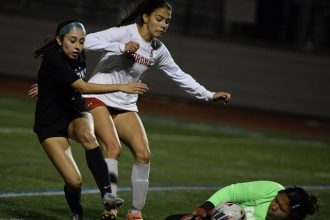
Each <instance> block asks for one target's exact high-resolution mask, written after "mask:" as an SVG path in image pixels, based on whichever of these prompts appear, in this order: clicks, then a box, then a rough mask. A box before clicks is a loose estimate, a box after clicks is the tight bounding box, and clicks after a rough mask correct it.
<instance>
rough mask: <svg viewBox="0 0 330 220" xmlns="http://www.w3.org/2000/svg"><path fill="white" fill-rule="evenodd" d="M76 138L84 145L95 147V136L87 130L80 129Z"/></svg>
mask: <svg viewBox="0 0 330 220" xmlns="http://www.w3.org/2000/svg"><path fill="white" fill-rule="evenodd" d="M78 137H79V139H80V142H81V143H82V144H84V145H97V141H96V138H95V135H94V134H93V133H92V131H91V130H90V129H88V128H83V129H80V131H79V135H78Z"/></svg>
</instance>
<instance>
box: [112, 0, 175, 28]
mask: <svg viewBox="0 0 330 220" xmlns="http://www.w3.org/2000/svg"><path fill="white" fill-rule="evenodd" d="M158 8H167V9H169V10H171V11H172V6H171V5H170V3H168V2H167V1H165V0H144V1H141V2H140V3H139V4H138V5H137V6H135V9H133V10H131V11H130V12H128V13H127V12H126V11H123V13H122V17H123V18H122V20H121V21H120V22H119V24H118V25H117V26H118V27H119V26H124V25H129V24H132V23H135V22H136V23H137V24H139V25H142V24H143V14H147V15H150V14H151V13H152V12H154V11H155V10H156V9H158Z"/></svg>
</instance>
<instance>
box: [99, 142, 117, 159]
mask: <svg viewBox="0 0 330 220" xmlns="http://www.w3.org/2000/svg"><path fill="white" fill-rule="evenodd" d="M102 147H103V153H104V156H105V157H115V158H119V157H120V154H121V150H122V146H121V144H120V143H118V142H113V141H112V142H104V143H103V145H102Z"/></svg>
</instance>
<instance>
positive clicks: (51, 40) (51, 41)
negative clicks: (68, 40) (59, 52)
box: [33, 20, 85, 58]
mask: <svg viewBox="0 0 330 220" xmlns="http://www.w3.org/2000/svg"><path fill="white" fill-rule="evenodd" d="M71 23H78V24H80V26H81V28H82V29H83V30H85V28H84V26H83V25H82V24H81V22H79V21H77V20H68V21H64V22H61V23H59V24H58V25H57V28H56V32H55V36H53V37H48V38H46V39H45V40H44V44H43V45H42V46H40V47H38V48H37V49H35V50H34V51H33V56H34V58H38V57H39V56H42V55H43V54H44V53H45V52H46V51H47V50H50V49H52V48H55V47H59V45H58V43H57V42H56V37H60V38H63V37H64V35H65V34H66V33H67V32H68V31H64V32H63V28H64V27H65V26H66V25H68V24H71ZM72 27H73V26H72Z"/></svg>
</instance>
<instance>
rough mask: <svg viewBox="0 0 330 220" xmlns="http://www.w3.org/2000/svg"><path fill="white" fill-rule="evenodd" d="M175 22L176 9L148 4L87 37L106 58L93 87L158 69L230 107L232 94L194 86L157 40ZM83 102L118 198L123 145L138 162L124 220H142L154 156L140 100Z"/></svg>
mask: <svg viewBox="0 0 330 220" xmlns="http://www.w3.org/2000/svg"><path fill="white" fill-rule="evenodd" d="M171 17H172V7H171V5H170V4H169V3H168V2H166V1H164V0H144V1H142V2H141V3H140V4H138V5H137V7H136V8H135V9H134V10H133V11H132V12H131V13H129V14H127V16H126V17H125V18H123V19H122V21H121V22H120V24H119V25H118V27H112V28H109V29H107V30H103V31H100V32H96V33H91V34H88V35H87V37H86V41H85V49H86V50H90V51H101V52H102V53H103V55H102V57H101V59H100V61H99V62H98V64H97V66H96V68H95V70H94V72H93V73H92V76H91V78H90V79H89V82H92V83H127V82H140V81H141V80H142V77H143V73H144V72H145V71H147V70H148V69H149V68H150V67H156V68H158V69H159V70H161V71H162V72H163V73H164V74H166V75H167V76H168V77H169V78H170V79H172V80H173V81H174V82H175V83H176V84H177V85H178V86H180V87H181V88H182V89H183V90H185V91H186V92H188V93H190V94H191V95H193V96H195V97H196V98H198V99H203V100H205V101H210V100H212V101H219V100H223V101H224V102H225V103H227V102H228V101H229V100H230V98H231V94H230V93H228V92H211V91H209V90H207V89H206V88H205V87H204V86H202V85H201V84H199V83H198V82H196V80H195V79H193V78H192V77H191V76H190V75H189V74H187V73H185V72H184V71H182V70H181V69H180V67H179V66H178V65H177V64H176V63H175V62H174V60H173V59H172V57H171V54H170V52H169V51H168V50H167V48H166V46H165V45H164V44H163V43H162V42H161V41H160V40H159V38H161V37H162V36H163V35H164V34H165V32H166V30H167V28H168V27H169V25H170V22H171ZM84 97H85V100H86V103H87V105H88V107H89V108H90V111H91V113H92V115H93V118H94V120H95V132H96V136H97V138H98V140H99V141H100V142H101V143H102V145H103V147H104V148H105V149H104V156H105V158H106V162H107V164H108V169H109V171H110V177H111V178H112V179H111V180H112V181H111V182H112V186H111V187H112V190H113V193H115V192H117V185H116V182H117V178H118V160H119V157H120V153H121V144H120V140H121V141H122V142H123V143H124V144H126V145H127V146H128V147H129V149H130V150H131V152H132V154H133V156H134V159H135V163H134V165H133V168H132V172H131V186H132V206H131V208H130V210H129V211H128V213H127V215H126V220H142V219H143V217H142V213H141V211H142V209H143V208H144V205H145V200H146V195H147V191H148V184H149V171H150V155H151V153H150V147H149V141H148V138H147V134H146V132H145V129H144V126H143V124H142V121H141V119H140V117H139V115H138V108H137V105H136V103H137V99H138V95H136V94H124V93H122V92H115V93H109V94H102V95H101V94H100V95H94V94H90V95H85V96H84ZM109 116H110V117H109Z"/></svg>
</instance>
